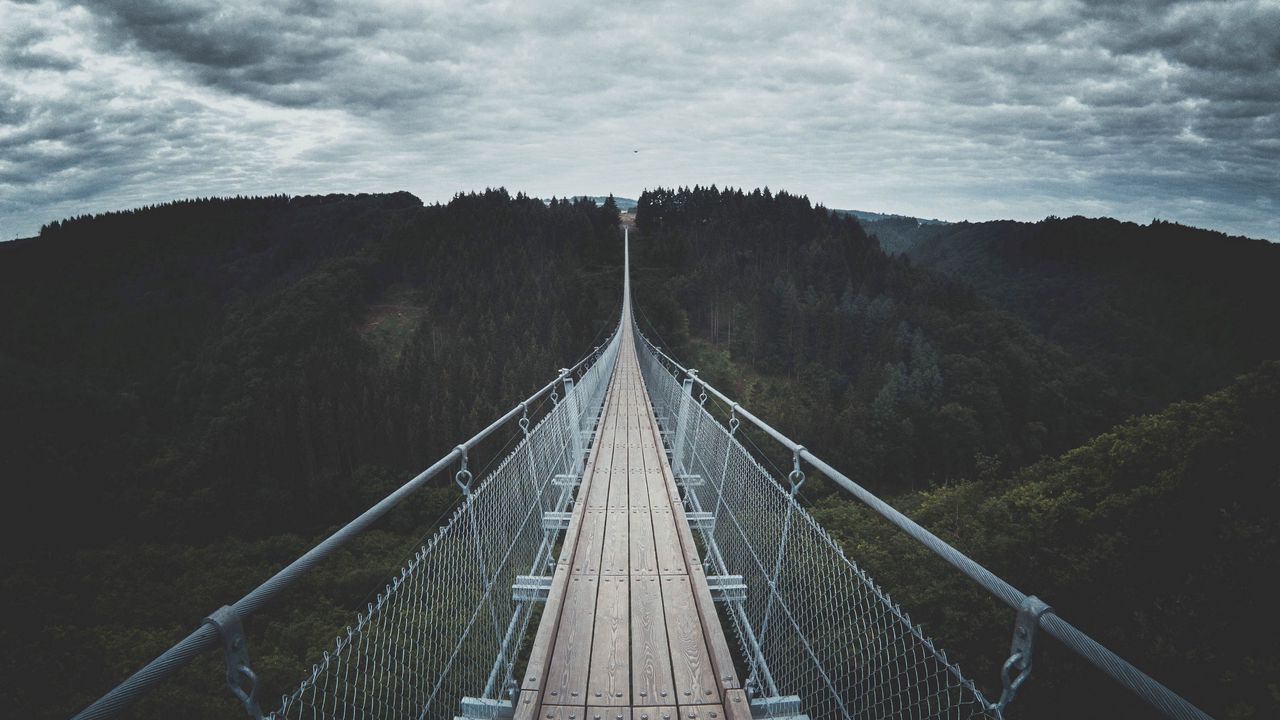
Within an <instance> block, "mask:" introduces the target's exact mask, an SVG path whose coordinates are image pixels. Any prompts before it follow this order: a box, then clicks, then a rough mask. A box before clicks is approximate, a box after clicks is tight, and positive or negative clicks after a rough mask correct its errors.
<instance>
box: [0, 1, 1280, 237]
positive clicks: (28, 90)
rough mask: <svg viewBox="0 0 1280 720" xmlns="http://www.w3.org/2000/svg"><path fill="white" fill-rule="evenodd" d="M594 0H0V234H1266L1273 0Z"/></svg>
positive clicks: (1276, 107)
mask: <svg viewBox="0 0 1280 720" xmlns="http://www.w3.org/2000/svg"><path fill="white" fill-rule="evenodd" d="M612 5H614V4H613V3H603V2H592V3H581V4H575V3H570V2H555V3H551V2H531V1H525V2H477V1H474V0H468V1H460V2H454V1H452V0H434V1H432V0H402V1H394V0H367V1H365V2H354V1H343V2H339V1H338V0H332V1H331V0H292V1H289V2H275V1H273V0H218V1H216V2H213V1H201V2H196V1H195V0H95V1H94V2H88V3H71V2H64V1H61V0H39V1H38V2H17V1H16V0H0V239H9V238H13V237H15V236H25V235H30V234H34V233H35V232H36V231H37V230H38V229H39V227H40V225H41V224H42V223H44V222H47V221H49V220H53V219H57V218H61V217H65V216H68V215H73V214H80V213H85V212H98V211H104V210H114V209H124V208H129V207H135V206H138V205H144V204H149V203H154V202H163V201H167V200H172V199H175V198H182V197H192V196H208V195H234V194H273V193H289V194H306V193H327V192H377V191H391V190H400V189H404V190H409V191H410V192H413V193H414V194H416V195H418V196H419V197H421V198H423V199H424V200H425V201H427V202H432V201H436V200H442V201H443V200H448V199H449V197H451V196H452V195H453V194H454V193H456V192H458V191H465V190H472V189H483V188H484V187H487V186H499V185H502V186H505V187H507V188H508V189H510V190H512V191H517V190H520V191H524V192H526V193H529V194H532V195H536V196H541V197H547V196H551V195H568V194H603V193H608V192H613V193H615V194H618V195H622V196H628V197H636V196H637V195H638V194H639V192H640V191H641V190H642V189H643V188H646V187H655V186H659V185H663V186H674V185H693V184H695V183H697V184H712V183H715V184H717V185H720V186H725V185H733V186H742V187H746V188H753V187H757V186H766V185H767V186H769V187H770V188H773V189H778V188H785V189H787V190H789V191H792V192H796V193H801V194H805V195H808V196H809V197H811V198H813V200H814V201H815V202H821V203H823V204H825V205H827V206H829V207H839V208H855V209H860V210H872V211H882V212H896V213H903V214H910V215H919V216H925V217H940V218H944V219H949V220H960V219H970V220H986V219H994V218H1016V219H1031V220H1034V219H1040V218H1043V217H1044V216H1046V215H1050V214H1053V215H1063V216H1065V215H1074V214H1083V215H1090V216H1095V215H1110V216H1113V217H1119V218H1122V219H1126V220H1135V221H1138V222H1142V223H1146V222H1149V221H1150V220H1151V219H1152V218H1157V217H1158V218H1162V219H1167V220H1175V221H1178V222H1183V223H1187V224H1192V225H1198V226H1202V227H1210V228H1214V229H1218V230H1223V231H1227V232H1231V233H1239V234H1246V235H1251V236H1255V237H1265V238H1268V239H1272V240H1280V32H1278V31H1277V28H1280V0H1266V1H1261V2H1259V1H1253V0H1241V1H1235V0H1228V1H1225V2H1217V1H1215V2H1163V1H1157V0H1115V1H1113V0H1096V1H1092V0H1091V1H1085V2H991V1H988V0H965V2H956V1H953V0H929V1H921V0H884V1H880V0H866V1H860V0H846V1H843V2H833V3H816V2H814V3H804V2H791V3H781V2H734V3H720V2H685V3H660V2H632V3H616V5H618V6H619V7H616V8H615V7H612ZM635 150H638V151H639V152H633V151H635Z"/></svg>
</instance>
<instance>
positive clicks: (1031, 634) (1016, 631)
mask: <svg viewBox="0 0 1280 720" xmlns="http://www.w3.org/2000/svg"><path fill="white" fill-rule="evenodd" d="M1049 612H1053V608H1051V607H1049V605H1048V604H1046V603H1045V602H1044V601H1043V600H1041V599H1040V598H1038V597H1036V596H1035V595H1028V596H1027V597H1026V598H1025V599H1023V601H1022V605H1021V606H1019V607H1018V617H1017V619H1015V620H1014V622H1013V642H1012V643H1011V644H1010V646H1009V659H1008V660H1005V661H1004V667H1003V668H1001V670H1000V678H1001V680H1003V681H1004V690H1003V691H1001V693H1000V700H999V701H998V702H996V703H995V704H993V705H992V706H991V709H992V710H993V711H994V712H995V713H996V714H997V715H1001V714H1002V713H1003V712H1004V709H1005V708H1006V707H1008V706H1009V703H1011V702H1013V698H1014V696H1015V695H1017V694H1018V688H1020V687H1022V684H1023V683H1024V682H1026V681H1027V678H1028V677H1030V675H1031V653H1032V651H1033V650H1035V644H1036V631H1037V630H1039V629H1040V618H1041V617H1042V616H1043V615H1044V614H1045V613H1049Z"/></svg>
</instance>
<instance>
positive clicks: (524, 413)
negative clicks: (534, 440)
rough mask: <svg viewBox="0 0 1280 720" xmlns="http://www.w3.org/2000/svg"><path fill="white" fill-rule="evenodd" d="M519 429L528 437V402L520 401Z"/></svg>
mask: <svg viewBox="0 0 1280 720" xmlns="http://www.w3.org/2000/svg"><path fill="white" fill-rule="evenodd" d="M520 413H521V414H520V431H521V432H523V433H524V436H525V437H529V403H528V402H521V403H520Z"/></svg>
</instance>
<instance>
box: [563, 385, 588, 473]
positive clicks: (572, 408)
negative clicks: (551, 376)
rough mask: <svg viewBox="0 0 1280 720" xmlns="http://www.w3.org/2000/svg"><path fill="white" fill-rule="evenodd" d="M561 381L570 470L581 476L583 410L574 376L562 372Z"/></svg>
mask: <svg viewBox="0 0 1280 720" xmlns="http://www.w3.org/2000/svg"><path fill="white" fill-rule="evenodd" d="M560 379H561V380H563V381H564V401H565V402H566V403H567V405H566V407H565V411H566V412H567V413H568V418H569V433H570V438H569V447H570V448H572V451H573V452H572V455H571V456H570V457H571V461H570V462H571V464H570V466H569V467H570V469H571V470H572V471H573V472H574V474H581V472H582V466H583V460H584V458H583V457H582V408H581V407H579V406H578V397H577V396H575V395H574V394H573V375H572V374H570V372H569V371H568V370H567V369H562V370H561V371H560Z"/></svg>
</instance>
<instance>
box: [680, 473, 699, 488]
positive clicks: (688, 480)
mask: <svg viewBox="0 0 1280 720" xmlns="http://www.w3.org/2000/svg"><path fill="white" fill-rule="evenodd" d="M676 484H677V485H679V486H680V487H697V486H699V485H702V484H703V483H702V476H701V475H691V474H689V473H681V474H679V475H677V476H676Z"/></svg>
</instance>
